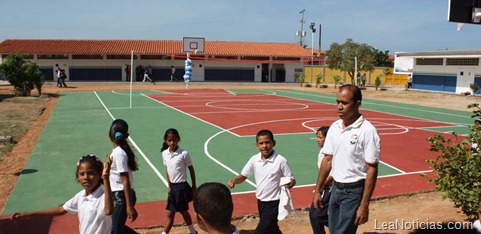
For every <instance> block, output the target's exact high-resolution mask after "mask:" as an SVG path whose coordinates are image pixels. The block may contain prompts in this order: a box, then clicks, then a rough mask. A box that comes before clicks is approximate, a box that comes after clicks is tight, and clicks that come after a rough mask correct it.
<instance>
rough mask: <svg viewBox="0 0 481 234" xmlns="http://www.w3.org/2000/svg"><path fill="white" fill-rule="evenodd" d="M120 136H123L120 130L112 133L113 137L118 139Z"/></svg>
mask: <svg viewBox="0 0 481 234" xmlns="http://www.w3.org/2000/svg"><path fill="white" fill-rule="evenodd" d="M122 137H124V134H122V133H121V132H115V134H114V138H115V139H120V138H122Z"/></svg>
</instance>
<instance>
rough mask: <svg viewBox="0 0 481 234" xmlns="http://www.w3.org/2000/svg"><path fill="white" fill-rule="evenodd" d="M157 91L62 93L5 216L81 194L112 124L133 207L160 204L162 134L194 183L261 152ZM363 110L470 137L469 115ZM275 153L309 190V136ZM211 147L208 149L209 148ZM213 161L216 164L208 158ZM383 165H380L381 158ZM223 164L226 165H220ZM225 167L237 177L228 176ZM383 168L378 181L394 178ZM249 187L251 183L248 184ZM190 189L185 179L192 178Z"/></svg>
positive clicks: (402, 107) (284, 141) (315, 96)
mask: <svg viewBox="0 0 481 234" xmlns="http://www.w3.org/2000/svg"><path fill="white" fill-rule="evenodd" d="M228 91H229V92H232V93H257V94H274V93H275V94H276V95H281V96H284V97H290V98H293V99H298V100H309V101H315V102H322V103H329V104H334V103H335V95H332V94H320V93H311V92H304V91H296V90H228ZM162 93H164V92H162V91H157V90H150V91H146V90H143V91H139V90H136V91H133V97H132V104H133V105H132V108H129V101H130V96H129V92H128V91H100V92H66V93H63V95H62V96H61V97H60V99H59V100H58V103H57V105H56V107H55V109H54V111H53V112H52V114H51V117H50V119H49V120H48V122H47V124H46V125H45V128H44V130H43V132H42V134H41V136H40V138H39V139H38V142H37V144H36V146H35V148H34V149H33V151H32V154H31V155H30V158H29V160H28V162H27V164H26V166H25V169H24V171H23V172H22V174H21V176H20V177H19V179H18V181H17V184H16V186H15V188H14V190H13V192H12V193H11V195H10V197H9V200H8V202H7V204H6V206H5V208H4V210H3V212H2V214H4V215H6V214H11V213H13V212H16V211H32V210H38V209H45V208H49V207H53V206H57V205H61V204H63V203H64V202H65V201H67V200H68V199H69V198H71V197H72V196H73V195H74V194H76V193H77V192H78V191H80V190H82V187H81V185H79V184H78V183H77V182H76V179H75V169H76V166H75V165H76V162H77V161H78V159H79V157H80V156H81V155H85V154H88V153H93V154H95V155H97V156H100V157H101V159H104V157H105V155H106V154H108V153H110V152H111V150H112V143H111V142H110V141H109V138H108V135H107V134H108V130H109V126H110V123H111V122H112V120H113V119H115V118H122V119H125V120H127V122H128V123H129V127H130V130H129V132H130V135H131V140H132V141H131V145H132V146H133V147H134V148H135V153H136V156H137V160H138V163H139V165H140V170H139V171H138V172H135V173H134V178H135V182H134V184H135V190H136V192H137V197H138V202H149V201H156V200H165V199H166V197H167V186H166V181H165V174H166V173H165V167H164V166H163V164H162V159H161V154H160V148H161V146H162V142H163V139H162V138H163V134H164V131H165V130H166V129H167V128H176V129H178V130H179V132H180V135H181V138H182V139H181V142H180V146H181V147H182V148H184V149H186V150H187V151H189V153H190V155H191V157H192V160H193V163H194V168H195V171H196V175H197V184H202V183H203V182H208V181H219V182H222V183H225V182H227V180H228V179H230V178H232V177H233V176H234V172H236V173H239V172H240V171H241V170H242V167H243V166H244V165H245V163H246V162H247V160H248V159H249V158H250V157H251V156H252V155H254V154H256V153H257V152H258V151H257V149H256V148H255V138H254V136H242V137H239V136H235V135H233V134H231V133H229V132H225V131H223V130H224V129H220V128H219V127H217V126H215V125H212V124H209V123H206V122H204V121H202V120H200V119H198V118H194V117H193V116H191V115H188V114H185V113H183V112H181V111H178V110H176V109H174V108H171V107H168V106H166V105H163V104H162V103H159V102H156V101H154V100H152V99H150V98H148V97H146V96H145V95H148V94H162ZM361 109H369V110H375V111H379V112H382V113H391V114H395V115H399V116H410V117H415V118H420V119H425V120H432V121H437V122H443V123H453V124H455V125H458V126H453V127H448V128H431V129H428V130H429V131H433V134H434V132H446V131H453V130H454V131H456V132H457V133H462V134H465V133H467V127H466V126H467V125H469V124H471V123H472V119H471V118H470V113H469V112H468V111H464V112H463V111H453V110H444V109H439V108H428V107H421V106H416V105H408V104H400V103H393V102H384V101H378V100H368V99H366V100H363V103H362V107H361ZM275 138H276V141H277V145H276V150H277V151H278V152H279V153H281V154H282V155H283V156H285V157H286V158H287V159H288V161H289V164H290V166H291V168H292V170H293V171H294V173H295V175H296V179H297V186H308V185H312V184H313V183H315V181H316V178H317V165H316V163H315V162H316V156H317V154H318V152H319V149H318V148H317V144H316V142H315V134H314V133H299V134H284V135H283V134H279V135H276V136H275ZM207 141H208V144H206V142H207ZM212 155H215V160H217V161H218V162H221V164H219V163H216V162H215V161H214V160H213V159H211V158H209V156H212ZM381 160H382V158H381ZM223 165H224V166H223ZM226 168H230V169H231V170H234V172H232V171H230V170H228V169H226ZM399 173H400V172H399V171H397V170H396V169H395V168H392V167H390V166H389V165H385V164H381V165H380V169H379V176H386V175H392V174H399ZM249 179H250V180H252V181H253V178H252V177H251V178H249ZM189 182H190V176H189ZM254 189H255V188H254V186H253V185H251V184H249V183H243V184H240V185H237V186H236V190H235V192H247V191H253V190H254Z"/></svg>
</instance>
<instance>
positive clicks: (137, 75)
mask: <svg viewBox="0 0 481 234" xmlns="http://www.w3.org/2000/svg"><path fill="white" fill-rule="evenodd" d="M143 78H144V77H143V76H142V66H141V65H138V66H137V67H135V81H141V80H142V79H143Z"/></svg>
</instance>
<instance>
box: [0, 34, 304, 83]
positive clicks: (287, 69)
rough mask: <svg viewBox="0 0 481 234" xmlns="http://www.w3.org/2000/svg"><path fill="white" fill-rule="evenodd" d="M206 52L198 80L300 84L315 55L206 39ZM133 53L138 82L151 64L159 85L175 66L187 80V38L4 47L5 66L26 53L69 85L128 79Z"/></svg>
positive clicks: (14, 42) (196, 58) (196, 70)
mask: <svg viewBox="0 0 481 234" xmlns="http://www.w3.org/2000/svg"><path fill="white" fill-rule="evenodd" d="M204 48H205V50H204V52H203V53H196V54H191V56H190V58H191V59H192V62H193V65H192V81H248V82H296V79H297V77H298V76H299V75H300V74H301V73H302V72H303V67H304V60H306V59H307V58H308V57H309V56H310V53H308V52H307V51H306V50H305V49H304V48H302V47H301V46H299V44H296V43H269V42H230V41H205V45H204ZM132 51H133V58H134V59H133V61H134V62H133V63H134V65H133V70H134V72H133V74H134V75H133V77H134V79H135V80H139V79H140V78H139V77H136V74H135V68H136V67H137V66H139V65H141V66H143V67H146V66H148V65H150V66H151V67H152V69H153V75H152V76H153V78H154V80H156V81H168V80H169V81H170V73H171V66H174V67H175V68H176V77H177V79H182V76H183V75H184V67H185V59H186V53H185V52H183V46H182V40H42V39H38V40H23V39H7V40H5V41H3V42H1V43H0V63H2V60H3V59H4V58H5V57H6V56H7V55H8V54H12V53H20V54H25V56H26V58H27V59H29V60H32V61H34V62H36V63H37V65H38V66H39V67H40V70H41V72H42V74H43V75H44V76H45V79H46V80H47V81H49V80H50V81H52V80H55V79H56V78H55V74H54V73H55V69H56V65H58V66H59V67H60V68H62V69H65V70H66V73H67V76H68V78H67V80H68V81H125V80H127V74H126V71H125V68H126V66H127V65H129V64H130V63H131V52H132ZM0 79H1V77H0ZM140 80H141V79H140Z"/></svg>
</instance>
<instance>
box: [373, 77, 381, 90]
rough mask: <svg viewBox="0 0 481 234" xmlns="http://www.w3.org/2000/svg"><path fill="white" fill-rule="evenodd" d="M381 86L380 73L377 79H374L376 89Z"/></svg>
mask: <svg viewBox="0 0 481 234" xmlns="http://www.w3.org/2000/svg"><path fill="white" fill-rule="evenodd" d="M379 86H381V76H380V75H378V76H376V80H374V88H376V91H377V90H378V89H379Z"/></svg>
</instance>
